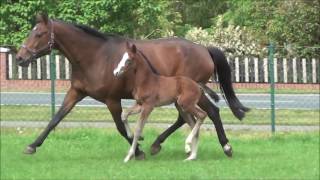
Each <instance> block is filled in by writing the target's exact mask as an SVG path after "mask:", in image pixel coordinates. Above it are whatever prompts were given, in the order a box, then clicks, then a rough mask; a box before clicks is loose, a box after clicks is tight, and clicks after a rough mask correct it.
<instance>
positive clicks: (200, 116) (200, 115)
mask: <svg viewBox="0 0 320 180" xmlns="http://www.w3.org/2000/svg"><path fill="white" fill-rule="evenodd" d="M189 112H190V113H191V114H192V115H194V116H195V117H196V118H197V122H196V125H195V126H194V128H193V129H192V131H191V133H190V134H189V136H188V137H187V139H186V144H187V143H189V144H190V143H191V142H192V150H191V154H190V156H189V157H188V158H187V159H186V160H194V159H196V158H197V151H198V139H199V138H198V137H199V133H200V126H201V124H202V123H203V121H204V119H205V118H206V116H207V113H205V112H204V111H203V110H201V109H200V108H198V107H197V106H194V107H192V108H191V109H190V110H189Z"/></svg>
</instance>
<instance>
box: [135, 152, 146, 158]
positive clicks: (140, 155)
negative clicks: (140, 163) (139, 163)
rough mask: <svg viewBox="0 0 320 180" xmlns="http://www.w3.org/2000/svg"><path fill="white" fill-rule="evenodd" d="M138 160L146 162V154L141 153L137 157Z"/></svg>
mask: <svg viewBox="0 0 320 180" xmlns="http://www.w3.org/2000/svg"><path fill="white" fill-rule="evenodd" d="M135 159H136V160H145V159H146V154H145V153H144V152H143V151H140V152H139V154H137V155H135Z"/></svg>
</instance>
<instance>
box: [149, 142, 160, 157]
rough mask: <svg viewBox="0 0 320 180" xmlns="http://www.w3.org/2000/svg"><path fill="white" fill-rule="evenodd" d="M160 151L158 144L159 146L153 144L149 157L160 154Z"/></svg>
mask: <svg viewBox="0 0 320 180" xmlns="http://www.w3.org/2000/svg"><path fill="white" fill-rule="evenodd" d="M160 150H161V145H160V144H159V145H157V144H153V145H152V146H151V155H156V154H158V153H159V152H160Z"/></svg>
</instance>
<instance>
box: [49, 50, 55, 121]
mask: <svg viewBox="0 0 320 180" xmlns="http://www.w3.org/2000/svg"><path fill="white" fill-rule="evenodd" d="M50 80H51V118H52V119H53V117H54V115H55V112H56V94H55V93H56V92H55V81H56V64H55V53H54V52H51V53H50Z"/></svg>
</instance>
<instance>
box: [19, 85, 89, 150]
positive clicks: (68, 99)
mask: <svg viewBox="0 0 320 180" xmlns="http://www.w3.org/2000/svg"><path fill="white" fill-rule="evenodd" d="M84 97H85V95H83V94H82V93H80V92H78V91H77V90H75V89H74V88H72V87H71V88H70V89H69V90H68V92H67V94H66V96H65V97H64V100H63V103H62V106H61V107H60V109H59V111H58V112H57V113H56V114H55V115H54V117H53V119H52V120H51V121H50V122H49V124H48V126H47V127H46V128H45V129H44V131H43V132H42V133H41V134H40V136H39V137H38V138H37V139H36V140H35V141H34V142H33V143H32V144H30V145H29V146H27V148H26V149H25V151H24V153H26V154H33V153H35V152H36V148H37V147H39V146H41V144H42V143H43V142H44V140H45V139H46V138H47V136H48V135H49V133H50V131H51V130H52V129H53V128H55V127H56V126H57V125H58V123H59V122H60V121H61V120H62V119H63V118H64V117H65V116H66V115H67V114H68V113H69V112H70V110H71V109H72V108H73V107H74V105H75V104H76V103H77V102H79V101H80V100H81V99H83V98H84Z"/></svg>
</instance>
